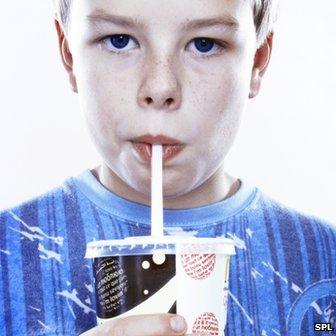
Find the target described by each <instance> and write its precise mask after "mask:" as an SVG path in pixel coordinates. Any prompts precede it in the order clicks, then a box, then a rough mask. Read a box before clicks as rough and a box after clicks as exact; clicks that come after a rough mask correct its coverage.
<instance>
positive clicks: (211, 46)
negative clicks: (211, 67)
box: [187, 37, 224, 56]
mask: <svg viewBox="0 0 336 336" xmlns="http://www.w3.org/2000/svg"><path fill="white" fill-rule="evenodd" d="M223 48H224V47H222V46H221V45H219V44H218V43H217V42H216V41H215V40H213V39H211V38H206V37H197V38H195V39H193V40H192V41H191V42H190V43H189V44H188V46H187V49H188V50H191V51H192V52H193V53H194V54H198V55H205V56H209V55H213V54H215V53H216V52H218V50H219V49H223Z"/></svg>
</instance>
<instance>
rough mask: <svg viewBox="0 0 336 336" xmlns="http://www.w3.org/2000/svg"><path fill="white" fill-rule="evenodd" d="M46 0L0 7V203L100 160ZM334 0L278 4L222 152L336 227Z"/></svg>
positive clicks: (278, 194) (241, 173)
mask: <svg viewBox="0 0 336 336" xmlns="http://www.w3.org/2000/svg"><path fill="white" fill-rule="evenodd" d="M52 17H53V9H52V1H51V0H39V1H37V0H30V1H23V0H17V1H4V2H3V3H2V4H1V12H0V32H1V33H0V34H1V48H0V50H1V51H0V111H1V113H0V163H1V164H0V208H5V207H9V206H11V205H14V204H17V203H19V202H21V201H23V200H26V199H28V198H31V197H33V196H35V195H37V194H40V193H42V192H45V191H47V190H48V189H50V188H51V187H53V186H56V185H58V184H60V183H61V182H62V181H63V180H64V179H65V178H67V177H69V176H70V175H76V174H78V173H80V172H81V171H82V170H84V169H85V168H93V167H94V166H96V165H97V164H98V163H99V157H98V155H97V154H96V152H95V149H94V147H93V145H92V144H91V142H90V139H89V137H88V134H87V133H86V129H85V124H84V120H83V117H82V115H81V112H80V110H79V106H78V102H77V98H76V95H75V94H73V93H72V92H71V90H70V88H69V86H68V84H67V79H66V75H65V73H64V71H63V68H62V66H61V63H60V60H59V57H58V50H57V43H56V34H55V32H54V29H53V20H52ZM335 17H336V3H335V0H321V1H316V0H295V1H293V0H281V12H280V18H279V21H278V25H277V30H276V35H275V41H274V50H273V55H272V61H271V63H270V67H269V69H268V73H267V75H266V77H265V80H264V83H263V87H262V91H261V94H260V95H259V96H258V97H257V98H256V99H254V100H253V101H250V102H249V105H248V108H247V110H246V112H245V117H244V120H243V124H242V127H241V130H240V133H239V136H238V138H237V140H236V143H235V145H234V147H233V149H232V151H231V153H230V155H229V157H228V158H227V168H228V171H229V172H230V173H232V174H233V175H235V176H238V177H241V178H243V179H245V180H247V181H249V182H250V183H252V184H255V185H257V186H259V187H260V188H261V189H262V190H263V191H265V192H266V193H268V194H269V195H270V196H272V197H273V198H275V199H277V200H279V201H281V202H283V203H285V204H286V205H288V206H290V207H294V208H297V209H299V210H301V211H304V212H306V213H309V214H313V215H317V216H319V217H322V218H325V219H328V220H330V221H332V222H334V223H336V197H335V190H336V155H335V153H336V151H335V147H336V102H335V96H336V25H335V23H334V22H335Z"/></svg>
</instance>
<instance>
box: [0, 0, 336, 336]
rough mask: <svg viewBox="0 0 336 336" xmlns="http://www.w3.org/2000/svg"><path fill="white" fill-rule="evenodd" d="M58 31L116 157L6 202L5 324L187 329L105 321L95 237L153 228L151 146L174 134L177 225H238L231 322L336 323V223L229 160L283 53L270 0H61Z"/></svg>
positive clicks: (260, 330)
mask: <svg viewBox="0 0 336 336" xmlns="http://www.w3.org/2000/svg"><path fill="white" fill-rule="evenodd" d="M58 6H60V7H59V8H60V11H59V16H58V18H59V19H58V20H56V29H57V33H58V38H59V46H60V52H61V57H62V61H63V64H64V67H65V69H66V71H67V73H68V75H69V80H70V83H71V85H72V88H73V90H74V91H75V92H77V93H78V96H79V99H80V103H81V107H82V109H83V112H84V113H85V116H86V120H87V125H88V128H89V132H90V135H91V137H92V139H93V141H94V143H95V145H96V147H97V150H98V151H99V153H100V154H101V157H102V164H101V166H99V167H97V168H96V169H94V170H92V171H90V170H87V171H85V172H84V173H83V174H81V175H80V176H78V177H74V178H70V179H68V180H66V181H65V182H64V184H63V185H62V186H60V187H59V188H56V189H54V190H52V191H50V192H49V193H47V194H45V195H42V196H40V197H38V198H36V199H33V200H31V201H29V202H25V203H24V204H21V205H20V206H18V207H15V208H13V209H9V210H7V211H4V212H2V213H1V214H0V249H1V251H2V252H1V255H0V256H1V277H0V298H1V300H0V301H1V302H3V304H2V305H1V306H0V331H1V334H4V335H45V334H47V335H67V336H68V335H69V336H70V335H78V334H81V333H84V332H85V335H132V336H134V335H139V336H140V335H143V336H145V335H146V336H148V335H183V334H184V333H185V330H186V325H185V321H184V320H183V317H180V316H175V315H169V314H158V315H151V316H132V317H128V318H122V319H120V320H118V321H117V322H111V323H106V324H105V325H104V326H102V327H95V325H96V319H95V312H94V305H93V302H94V301H93V293H92V291H93V290H92V272H91V266H90V262H89V261H86V260H85V259H84V253H85V246H86V243H87V242H89V241H92V240H95V239H96V240H97V239H122V238H124V237H126V236H138V235H148V234H149V233H150V216H149V213H150V208H149V207H148V205H149V204H150V163H149V160H150V156H151V144H153V143H161V144H163V145H164V148H165V150H164V166H163V168H164V181H163V188H164V197H165V199H164V206H165V208H166V209H167V210H166V211H165V233H166V234H167V235H169V234H171V235H173V234H178V230H179V229H181V228H182V229H183V231H184V232H193V234H194V235H196V236H199V237H202V236H204V237H218V236H227V237H231V238H233V239H234V240H235V242H236V253H237V254H236V255H235V256H234V257H232V258H231V270H230V272H231V273H230V292H229V293H230V294H229V305H228V321H227V326H226V330H225V332H226V335H314V334H315V332H314V323H321V322H330V323H334V321H335V315H334V311H335V309H334V307H335V297H336V284H335V278H336V270H335V259H336V255H335V241H336V232H335V229H334V228H332V227H331V226H329V225H328V224H327V223H324V222H322V221H320V220H317V219H315V218H311V217H307V216H304V215H302V214H300V213H297V212H295V211H293V210H289V209H286V208H284V207H283V206H281V205H280V204H278V203H276V202H274V201H272V200H270V199H269V198H267V197H266V196H265V195H263V194H262V193H261V192H260V191H259V190H258V189H256V188H253V187H251V186H248V185H246V183H244V181H240V180H238V179H236V178H234V177H232V176H229V175H228V174H226V172H225V168H224V163H223V161H224V158H225V156H226V154H227V152H228V150H229V149H230V147H231V144H232V142H233V140H234V137H235V135H236V132H237V130H238V126H239V121H240V117H241V114H242V112H243V110H244V106H245V103H246V100H247V98H248V97H249V98H253V97H255V96H256V95H257V94H258V91H259V88H260V83H261V79H262V76H263V75H264V73H265V71H266V68H267V65H268V62H269V58H270V55H271V50H272V39H273V34H272V23H273V17H274V12H275V7H276V5H275V3H274V2H273V1H271V0H264V1H252V0H251V1H245V0H244V1H243V0H197V1H195V0H184V1H178V0H169V1H156V0H137V1H134V0H97V1H91V0H71V1H61V0H60V1H59V2H58Z"/></svg>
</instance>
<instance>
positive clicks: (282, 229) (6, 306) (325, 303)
mask: <svg viewBox="0 0 336 336" xmlns="http://www.w3.org/2000/svg"><path fill="white" fill-rule="evenodd" d="M164 221H165V234H167V235H179V234H191V235H194V236H198V237H228V238H232V239H233V240H234V242H235V246H236V255H234V256H233V257H232V258H231V264H230V282H229V301H228V315H227V325H226V328H225V335H226V336H240V335H244V336H247V335H258V336H259V335H262V336H265V335H269V336H273V335H289V336H308V335H317V334H318V333H317V332H316V331H314V323H331V325H333V326H334V328H335V324H336V228H335V227H333V226H332V225H330V224H328V223H326V222H324V221H321V220H318V219H316V218H313V217H309V216H305V215H303V214H301V213H298V212H296V211H294V210H291V209H287V208H285V207H284V206H282V205H280V204H279V203H277V202H275V201H273V200H271V199H270V198H268V197H267V196H265V195H264V194H263V193H262V192H261V191H260V190H258V189H257V188H254V187H251V186H249V185H248V184H246V183H245V182H244V181H243V182H242V184H241V187H240V189H239V191H238V192H237V193H236V194H235V195H233V196H232V197H230V198H228V199H226V200H224V201H221V202H218V203H215V204H210V205H208V206H203V207H199V208H192V209H185V210H165V211H164ZM149 234H150V208H149V207H148V206H145V205H141V204H138V203H134V202H131V201H128V200H125V199H123V198H121V197H119V196H117V195H115V194H113V193H112V192H111V191H109V190H107V189H105V188H104V187H103V186H102V185H101V184H100V183H99V182H98V181H97V180H96V178H95V177H94V175H93V174H92V173H91V171H90V170H85V171H84V172H83V173H82V174H80V175H79V176H77V177H71V178H69V179H67V180H65V181H64V183H63V184H62V185H61V186H59V187H57V188H55V189H53V190H51V191H50V192H48V193H46V194H44V195H42V196H39V197H36V198H34V199H32V200H30V201H27V202H25V203H23V204H21V205H19V206H17V207H14V208H12V209H8V210H6V211H2V212H0V335H4V336H5V335H6V336H11V335H15V336H20V335H65V336H72V335H79V334H80V333H82V332H84V331H86V330H88V329H90V328H92V327H94V326H95V325H96V314H95V303H94V302H95V301H94V293H93V281H92V267H91V261H90V260H87V259H85V258H84V255H85V249H86V244H87V243H88V242H90V241H93V240H102V239H122V238H124V237H127V236H138V235H140V236H143V235H149ZM320 334H323V333H320ZM329 334H330V333H329ZM329 334H328V335H329ZM332 334H336V333H335V332H334V333H331V334H330V335H332Z"/></svg>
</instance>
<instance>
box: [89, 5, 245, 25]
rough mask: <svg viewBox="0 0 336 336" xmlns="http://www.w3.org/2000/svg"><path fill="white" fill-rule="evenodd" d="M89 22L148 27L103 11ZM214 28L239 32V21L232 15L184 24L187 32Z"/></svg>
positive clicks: (91, 16)
mask: <svg viewBox="0 0 336 336" xmlns="http://www.w3.org/2000/svg"><path fill="white" fill-rule="evenodd" d="M87 19H88V21H90V22H92V23H98V22H107V23H112V24H115V25H118V26H122V27H125V28H135V27H139V26H140V27H146V26H147V25H146V24H145V23H143V22H141V21H140V20H138V19H136V18H133V17H128V16H119V15H114V14H110V13H107V12H105V11H103V10H96V11H94V12H93V13H92V14H90V15H88V16H87ZM214 26H224V27H225V28H228V29H230V30H238V28H239V23H238V21H237V19H235V18H234V17H233V16H231V15H228V14H227V15H224V16H217V17H213V18H205V19H196V20H190V21H187V22H185V23H183V24H182V27H183V29H185V30H195V29H201V28H209V27H214Z"/></svg>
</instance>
